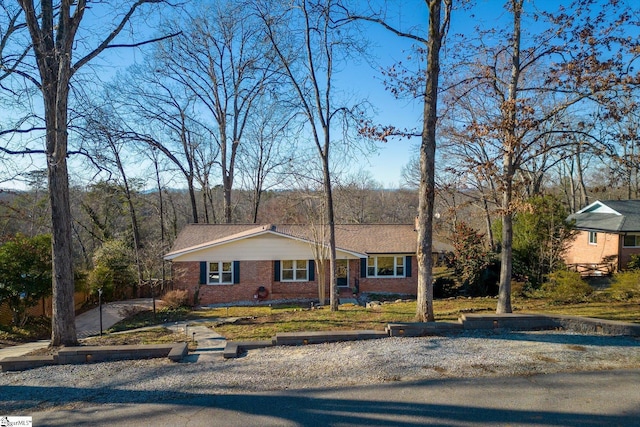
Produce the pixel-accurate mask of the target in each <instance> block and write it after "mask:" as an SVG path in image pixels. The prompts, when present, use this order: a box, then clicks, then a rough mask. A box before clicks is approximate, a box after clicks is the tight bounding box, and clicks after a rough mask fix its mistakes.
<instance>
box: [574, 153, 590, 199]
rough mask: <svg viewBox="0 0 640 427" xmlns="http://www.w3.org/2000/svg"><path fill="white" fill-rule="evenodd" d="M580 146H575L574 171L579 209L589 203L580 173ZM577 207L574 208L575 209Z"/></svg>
mask: <svg viewBox="0 0 640 427" xmlns="http://www.w3.org/2000/svg"><path fill="white" fill-rule="evenodd" d="M581 152H582V147H581V145H580V144H578V145H577V146H576V173H577V174H578V189H579V190H580V209H581V208H583V207H584V206H587V205H588V204H589V196H588V195H587V186H586V185H585V184H584V175H583V173H582V156H581ZM577 210H579V209H576V211H577Z"/></svg>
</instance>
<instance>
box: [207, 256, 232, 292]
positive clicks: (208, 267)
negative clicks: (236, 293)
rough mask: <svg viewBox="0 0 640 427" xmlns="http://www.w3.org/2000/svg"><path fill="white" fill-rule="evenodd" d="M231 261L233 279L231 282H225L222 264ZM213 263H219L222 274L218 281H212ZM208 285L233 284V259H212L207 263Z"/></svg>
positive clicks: (219, 270)
mask: <svg viewBox="0 0 640 427" xmlns="http://www.w3.org/2000/svg"><path fill="white" fill-rule="evenodd" d="M226 262H227V263H229V264H231V281H230V282H223V281H222V273H223V270H222V264H224V263H226ZM211 264H218V273H219V275H220V281H218V282H212V281H211ZM207 285H212V286H216V285H233V261H210V262H208V263H207Z"/></svg>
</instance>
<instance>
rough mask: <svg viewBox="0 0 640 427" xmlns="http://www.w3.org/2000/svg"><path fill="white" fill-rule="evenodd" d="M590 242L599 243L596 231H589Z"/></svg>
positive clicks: (592, 243)
mask: <svg viewBox="0 0 640 427" xmlns="http://www.w3.org/2000/svg"><path fill="white" fill-rule="evenodd" d="M589 244H590V245H597V244H598V233H596V232H595V231H590V232H589Z"/></svg>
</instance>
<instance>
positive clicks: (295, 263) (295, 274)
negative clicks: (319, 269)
mask: <svg viewBox="0 0 640 427" xmlns="http://www.w3.org/2000/svg"><path fill="white" fill-rule="evenodd" d="M285 261H291V262H293V279H285V278H284V270H285V268H284V263H285ZM298 261H303V262H304V263H305V264H304V265H305V267H304V270H305V271H306V272H307V277H305V278H304V279H298V270H302V268H298ZM280 281H281V282H308V281H309V260H306V259H305V260H302V259H286V260H282V261H280Z"/></svg>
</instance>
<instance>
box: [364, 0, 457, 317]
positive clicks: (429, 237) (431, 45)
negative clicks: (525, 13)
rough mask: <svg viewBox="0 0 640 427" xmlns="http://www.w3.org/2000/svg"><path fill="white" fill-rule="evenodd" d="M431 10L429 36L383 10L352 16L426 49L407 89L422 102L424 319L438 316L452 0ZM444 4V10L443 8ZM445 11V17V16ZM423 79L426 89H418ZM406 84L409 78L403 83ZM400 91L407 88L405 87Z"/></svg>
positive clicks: (420, 313)
mask: <svg viewBox="0 0 640 427" xmlns="http://www.w3.org/2000/svg"><path fill="white" fill-rule="evenodd" d="M425 5H426V7H427V9H428V13H429V27H428V29H427V37H423V36H420V35H419V34H416V33H412V32H408V31H402V30H400V29H398V28H395V27H393V26H392V25H390V24H389V23H388V22H387V21H386V20H385V19H384V16H383V14H380V13H377V14H372V15H369V16H352V17H351V19H360V20H365V21H369V22H373V23H376V24H378V25H381V26H382V27H383V28H385V29H387V30H389V31H390V32H392V33H393V34H395V35H397V36H400V37H404V38H407V39H409V40H411V41H413V42H415V43H418V44H420V45H421V46H422V49H423V51H426V63H427V66H426V69H425V70H424V76H419V77H418V78H417V79H415V80H413V81H410V83H409V86H410V87H409V88H408V91H410V92H413V93H419V94H420V97H421V98H422V102H423V110H422V132H421V134H420V137H421V143H420V186H419V190H418V200H419V204H418V242H417V243H418V250H417V258H418V290H417V306H416V320H418V321H421V322H426V321H433V320H435V315H434V311H433V271H432V268H433V257H432V252H433V251H432V242H433V208H434V200H435V190H436V186H435V159H436V126H437V121H438V113H437V107H438V80H439V77H440V48H441V47H442V42H443V40H444V37H445V35H446V33H447V30H448V27H449V19H450V15H451V9H452V0H425ZM443 5H444V12H443V10H442V9H443ZM443 13H444V18H443ZM420 82H422V83H423V84H424V85H425V86H424V91H421V90H419V89H418V84H419V83H420ZM402 85H406V82H404V83H402ZM396 90H397V91H403V90H407V88H406V86H405V87H404V88H400V89H396ZM373 133H374V134H375V133H378V135H379V137H380V138H382V139H385V138H387V137H389V136H393V135H402V136H407V133H406V132H399V131H398V130H397V129H395V128H393V127H387V128H385V129H383V130H382V132H376V131H374V132H373Z"/></svg>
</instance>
